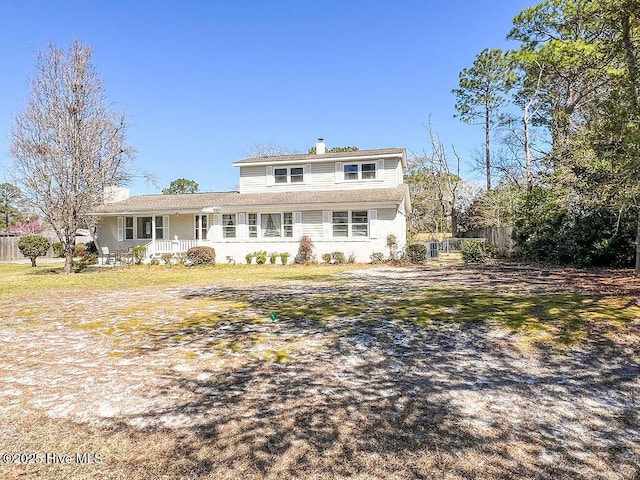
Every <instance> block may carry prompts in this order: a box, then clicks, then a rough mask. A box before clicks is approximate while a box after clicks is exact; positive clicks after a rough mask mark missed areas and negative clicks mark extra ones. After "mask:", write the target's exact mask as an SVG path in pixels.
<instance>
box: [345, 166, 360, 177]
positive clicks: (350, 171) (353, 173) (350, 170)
mask: <svg viewBox="0 0 640 480" xmlns="http://www.w3.org/2000/svg"><path fill="white" fill-rule="evenodd" d="M344 179H345V180H357V179H358V165H357V164H356V165H345V166H344Z"/></svg>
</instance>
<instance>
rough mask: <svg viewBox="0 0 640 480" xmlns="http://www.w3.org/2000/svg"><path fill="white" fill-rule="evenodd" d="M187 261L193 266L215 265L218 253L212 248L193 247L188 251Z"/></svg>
mask: <svg viewBox="0 0 640 480" xmlns="http://www.w3.org/2000/svg"><path fill="white" fill-rule="evenodd" d="M187 260H188V261H190V262H191V263H192V264H193V265H204V264H213V265H215V263H216V251H215V250H214V249H213V248H211V247H191V248H190V249H189V250H187Z"/></svg>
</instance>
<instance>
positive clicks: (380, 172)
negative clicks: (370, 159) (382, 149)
mask: <svg viewBox="0 0 640 480" xmlns="http://www.w3.org/2000/svg"><path fill="white" fill-rule="evenodd" d="M376 180H378V181H379V182H383V181H384V159H383V160H378V166H377V167H376Z"/></svg>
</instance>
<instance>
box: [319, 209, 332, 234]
mask: <svg viewBox="0 0 640 480" xmlns="http://www.w3.org/2000/svg"><path fill="white" fill-rule="evenodd" d="M332 215H333V212H332V211H331V210H323V211H322V236H323V237H324V238H333V217H332Z"/></svg>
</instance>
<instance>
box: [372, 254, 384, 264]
mask: <svg viewBox="0 0 640 480" xmlns="http://www.w3.org/2000/svg"><path fill="white" fill-rule="evenodd" d="M369 258H371V263H373V264H380V263H382V262H383V261H384V253H382V252H373V253H372V254H371V255H369Z"/></svg>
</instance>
